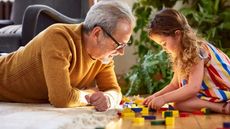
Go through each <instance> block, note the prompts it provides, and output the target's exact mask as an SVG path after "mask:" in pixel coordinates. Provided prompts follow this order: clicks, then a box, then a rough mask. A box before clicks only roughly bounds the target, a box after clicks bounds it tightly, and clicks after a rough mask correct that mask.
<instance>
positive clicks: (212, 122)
mask: <svg viewBox="0 0 230 129" xmlns="http://www.w3.org/2000/svg"><path fill="white" fill-rule="evenodd" d="M154 115H156V116H157V119H162V118H161V113H154ZM223 122H230V115H222V114H210V115H194V114H190V115H189V117H177V118H175V125H174V126H165V125H157V126H156V125H154V126H153V125H151V120H145V122H144V123H141V124H136V123H133V122H132V118H117V119H115V120H113V121H111V122H110V123H109V124H107V126H106V129H141V128H144V129H153V128H154V129H216V128H222V127H223Z"/></svg>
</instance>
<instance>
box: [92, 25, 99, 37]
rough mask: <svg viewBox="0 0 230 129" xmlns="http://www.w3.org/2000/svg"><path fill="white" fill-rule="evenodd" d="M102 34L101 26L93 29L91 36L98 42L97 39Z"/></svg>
mask: <svg viewBox="0 0 230 129" xmlns="http://www.w3.org/2000/svg"><path fill="white" fill-rule="evenodd" d="M100 32H101V28H100V27H99V26H96V27H94V28H93V29H92V31H91V36H92V37H93V38H94V39H96V40H97V38H98V36H99V34H100Z"/></svg>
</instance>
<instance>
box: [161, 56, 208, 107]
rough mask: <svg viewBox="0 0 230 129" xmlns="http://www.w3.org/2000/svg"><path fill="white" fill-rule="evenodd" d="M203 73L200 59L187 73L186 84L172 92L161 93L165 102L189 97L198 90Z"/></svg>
mask: <svg viewBox="0 0 230 129" xmlns="http://www.w3.org/2000/svg"><path fill="white" fill-rule="evenodd" d="M203 75H204V61H203V60H200V61H199V62H198V64H196V65H193V66H192V68H191V72H190V74H189V79H188V84H187V85H186V86H183V87H181V88H179V89H177V90H174V91H172V92H168V93H166V94H164V95H162V97H163V99H164V101H165V103H168V102H176V101H184V100H186V99H188V98H191V97H193V96H195V95H196V94H197V92H199V90H200V87H201V84H202V80H203Z"/></svg>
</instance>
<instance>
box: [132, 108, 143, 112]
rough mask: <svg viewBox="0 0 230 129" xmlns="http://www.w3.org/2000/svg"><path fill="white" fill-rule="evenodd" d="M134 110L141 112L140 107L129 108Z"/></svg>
mask: <svg viewBox="0 0 230 129" xmlns="http://www.w3.org/2000/svg"><path fill="white" fill-rule="evenodd" d="M131 109H132V110H133V111H134V112H141V111H142V108H131Z"/></svg>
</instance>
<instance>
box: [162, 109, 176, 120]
mask: <svg viewBox="0 0 230 129" xmlns="http://www.w3.org/2000/svg"><path fill="white" fill-rule="evenodd" d="M172 116H173V112H172V111H169V110H168V111H162V118H166V117H172Z"/></svg>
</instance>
